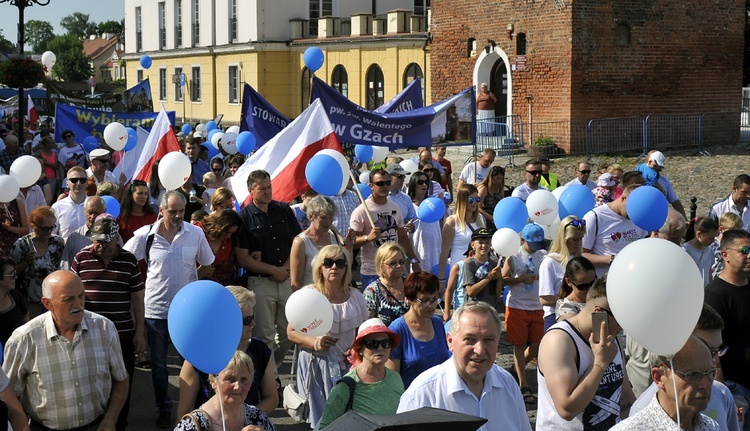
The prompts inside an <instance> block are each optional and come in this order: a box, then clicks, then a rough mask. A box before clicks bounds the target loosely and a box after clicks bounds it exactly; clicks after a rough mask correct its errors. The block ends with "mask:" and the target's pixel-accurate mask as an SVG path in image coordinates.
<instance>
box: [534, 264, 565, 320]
mask: <svg viewBox="0 0 750 431" xmlns="http://www.w3.org/2000/svg"><path fill="white" fill-rule="evenodd" d="M552 256H555V257H557V256H560V255H559V254H557V253H550V254H548V255H547V256H545V258H544V259H542V263H541V264H540V265H539V296H554V297H557V295H559V294H560V287H561V286H562V280H563V277H565V266H563V265H562V264H561V263H560V262H558V261H556V260H555V259H552ZM537 300H538V298H537ZM542 309H543V310H544V317H547V316H550V315H553V314H555V307H553V306H549V305H545V306H543V307H542Z"/></svg>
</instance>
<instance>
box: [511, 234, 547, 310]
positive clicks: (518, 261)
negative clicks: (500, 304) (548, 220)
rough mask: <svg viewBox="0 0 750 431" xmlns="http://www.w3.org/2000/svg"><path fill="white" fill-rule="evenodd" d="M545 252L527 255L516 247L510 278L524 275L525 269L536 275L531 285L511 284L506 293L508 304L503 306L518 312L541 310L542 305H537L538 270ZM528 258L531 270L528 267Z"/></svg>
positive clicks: (539, 251)
mask: <svg viewBox="0 0 750 431" xmlns="http://www.w3.org/2000/svg"><path fill="white" fill-rule="evenodd" d="M546 254H547V252H546V251H545V250H537V251H536V252H534V253H531V254H529V253H528V252H527V251H526V249H524V248H523V246H521V247H518V251H517V252H516V254H514V255H513V256H510V259H511V260H512V262H513V263H512V264H511V276H512V277H514V278H517V277H520V276H521V275H523V274H526V271H527V269H528V270H529V273H530V274H534V275H536V276H537V277H536V281H534V282H533V283H531V284H523V283H518V284H511V285H510V290H509V292H508V302H507V303H506V304H505V305H507V306H508V307H510V308H516V309H519V310H541V309H542V304H541V303H539V268H540V267H541V266H542V260H543V259H544V256H546ZM529 258H530V259H531V262H532V265H533V268H531V267H528V265H527V264H528V263H529Z"/></svg>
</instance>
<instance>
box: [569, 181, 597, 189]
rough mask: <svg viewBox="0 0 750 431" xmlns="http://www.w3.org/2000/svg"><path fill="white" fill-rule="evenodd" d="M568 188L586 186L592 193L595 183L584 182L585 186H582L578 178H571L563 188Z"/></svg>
mask: <svg viewBox="0 0 750 431" xmlns="http://www.w3.org/2000/svg"><path fill="white" fill-rule="evenodd" d="M570 186H586V187H588V188H589V190H592V191H593V190H594V189H595V188H596V183H595V182H593V181H591V180H586V184H582V183H581V181H580V180H579V179H578V178H573V179H572V180H570V181H568V182H567V183H565V187H570Z"/></svg>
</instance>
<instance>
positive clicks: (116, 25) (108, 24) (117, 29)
mask: <svg viewBox="0 0 750 431" xmlns="http://www.w3.org/2000/svg"><path fill="white" fill-rule="evenodd" d="M124 32H125V20H122V21H119V22H118V21H113V20H110V21H102V22H100V23H99V31H98V34H99V36H101V35H103V34H104V33H110V34H121V33H124Z"/></svg>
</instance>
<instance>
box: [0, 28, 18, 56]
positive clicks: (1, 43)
mask: <svg viewBox="0 0 750 431" xmlns="http://www.w3.org/2000/svg"><path fill="white" fill-rule="evenodd" d="M15 51H16V45H15V44H14V43H13V42H11V41H9V40H8V39H6V38H5V36H3V30H2V29H0V52H4V53H12V52H15Z"/></svg>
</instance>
